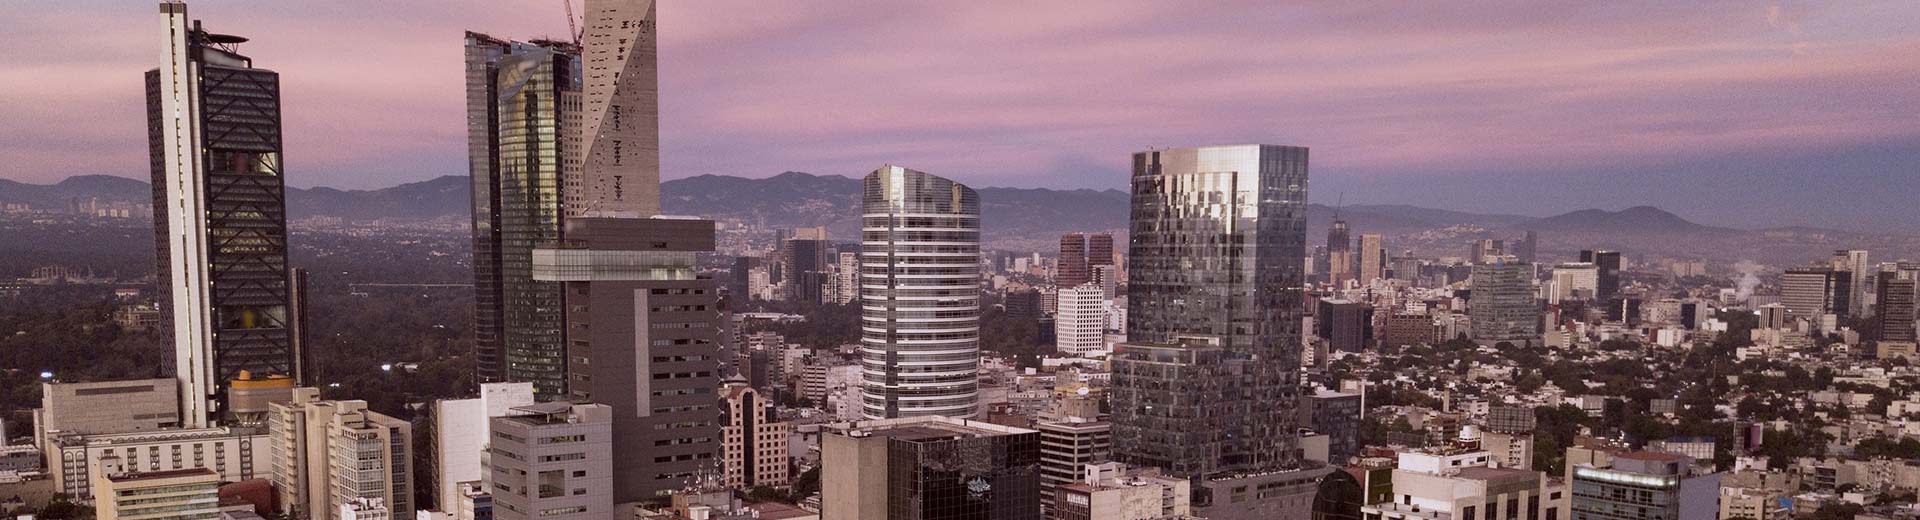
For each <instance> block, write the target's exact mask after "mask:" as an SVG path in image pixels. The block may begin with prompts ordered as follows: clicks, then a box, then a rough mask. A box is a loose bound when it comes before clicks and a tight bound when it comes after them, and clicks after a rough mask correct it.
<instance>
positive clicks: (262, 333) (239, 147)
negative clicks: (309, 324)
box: [146, 5, 300, 425]
mask: <svg viewBox="0 0 1920 520" xmlns="http://www.w3.org/2000/svg"><path fill="white" fill-rule="evenodd" d="M185 9H186V8H185V6H184V5H168V6H164V7H163V8H162V14H163V16H164V17H165V18H166V20H167V23H168V33H169V34H170V35H174V36H173V38H170V39H169V43H170V44H171V45H170V46H169V47H168V50H169V53H168V55H169V57H170V58H169V62H168V63H166V64H165V65H164V67H163V68H160V69H154V70H152V71H149V72H148V73H147V75H146V87H147V110H148V144H149V151H150V153H151V159H152V163H151V166H152V180H153V187H154V192H153V196H154V201H153V208H154V222H155V225H154V237H155V249H156V252H157V253H158V254H157V258H158V260H159V262H158V263H159V265H158V269H157V272H158V273H159V278H160V280H159V283H158V284H157V285H156V286H157V287H158V289H159V292H160V298H159V301H160V302H162V305H164V306H166V308H168V309H169V310H170V313H169V314H170V315H171V316H170V319H171V320H172V321H171V322H170V323H169V325H170V326H171V327H172V328H173V330H174V333H175V338H174V343H175V351H176V365H177V366H179V367H180V368H179V369H177V370H176V372H177V373H178V375H177V376H176V377H178V378H180V379H181V381H182V387H181V391H182V397H183V400H185V401H186V403H185V404H186V406H185V410H186V416H185V417H182V420H183V422H185V423H186V424H189V425H199V424H206V421H208V420H209V419H210V418H214V417H216V416H217V415H219V414H220V413H221V412H222V408H221V406H219V405H217V404H210V403H218V402H222V401H224V399H225V392H224V391H223V390H222V389H223V388H224V387H225V386H226V382H227V381H231V380H233V379H236V378H238V377H239V376H240V373H241V372H243V371H245V372H251V373H253V374H285V375H289V376H295V377H298V376H299V375H300V374H297V373H296V372H295V368H296V364H295V361H294V360H295V358H296V357H297V354H296V353H295V352H294V349H295V346H294V344H293V340H292V335H291V334H290V333H289V331H290V329H291V328H292V326H291V320H292V317H291V316H290V315H289V306H290V294H289V289H288V272H287V224H286V222H287V221H286V197H285V190H286V182H285V179H284V177H283V173H284V172H283V171H282V168H281V157H280V154H281V139H280V137H281V136H280V75H279V74H278V73H276V72H273V71H271V70H266V69H259V68H254V66H253V60H252V59H251V58H248V57H246V56H245V55H242V54H239V53H238V52H237V51H238V49H237V45H238V43H235V42H233V41H230V40H229V39H228V37H225V36H222V35H216V34H213V33H209V32H207V31H204V30H201V29H200V23H199V22H197V21H196V22H193V23H192V24H191V25H190V26H189V25H188V24H187V23H186V10H185ZM240 41H244V40H240Z"/></svg>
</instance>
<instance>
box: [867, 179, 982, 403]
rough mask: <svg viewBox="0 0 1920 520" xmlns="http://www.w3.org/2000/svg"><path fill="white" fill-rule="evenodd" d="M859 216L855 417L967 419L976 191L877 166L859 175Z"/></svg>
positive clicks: (972, 367) (975, 289)
mask: <svg viewBox="0 0 1920 520" xmlns="http://www.w3.org/2000/svg"><path fill="white" fill-rule="evenodd" d="M861 220H862V224H861V225H862V236H861V248H860V255H861V258H860V260H861V262H860V265H861V273H860V278H861V282H860V300H861V336H860V360H861V365H862V374H861V375H862V377H863V380H864V385H863V399H864V404H865V406H864V414H865V415H866V416H867V417H869V418H894V417H912V416H920V415H944V416H947V417H972V416H974V414H975V412H976V409H977V408H978V401H979V393H978V392H979V389H978V385H979V372H978V371H979V367H980V289H979V280H980V196H979V195H978V194H976V193H974V191H973V189H972V188H968V187H966V186H964V185H961V184H960V183H956V182H953V181H950V180H947V179H943V178H940V177H937V176H934V175H930V174H927V173H923V172H917V171H913V170H909V169H906V168H901V167H898V166H886V167H882V168H880V169H879V170H875V171H874V172H873V173H871V174H868V175H867V177H866V180H865V199H864V208H863V210H862V219H861Z"/></svg>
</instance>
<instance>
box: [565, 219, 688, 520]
mask: <svg viewBox="0 0 1920 520" xmlns="http://www.w3.org/2000/svg"><path fill="white" fill-rule="evenodd" d="M713 230H714V223H713V221H711V220H696V219H691V218H677V217H654V218H605V217H588V216H580V217H574V218H570V219H567V226H566V236H567V239H566V241H564V242H561V243H558V244H553V245H549V246H546V247H541V248H538V249H535V250H534V251H533V278H534V279H535V280H541V281H550V282H557V283H561V284H563V289H562V291H561V295H562V297H561V300H560V302H559V303H558V306H559V307H562V308H564V309H566V310H565V313H564V316H565V323H566V326H565V328H564V329H563V332H562V339H563V340H564V342H565V344H566V345H567V357H568V359H570V360H572V361H571V362H570V363H569V364H568V365H567V393H566V396H567V398H568V399H570V400H572V401H574V402H593V403H599V404H604V405H607V406H608V407H610V408H611V409H612V410H613V442H614V445H615V446H621V447H644V448H645V449H625V448H623V449H617V450H614V451H613V457H614V463H615V464H614V466H613V498H614V500H615V501H616V502H621V503H625V502H633V501H640V500H648V499H652V498H655V497H657V496H658V495H659V493H660V492H662V491H672V490H677V489H681V488H684V487H686V486H687V485H688V484H689V483H690V482H691V481H692V480H693V477H694V476H695V475H696V474H698V473H700V472H701V471H703V470H709V469H715V468H718V465H719V457H720V444H719V439H720V437H721V432H720V424H719V414H718V413H717V411H716V409H715V407H716V404H715V403H716V402H717V400H718V398H716V397H715V395H714V392H715V391H716V389H718V388H720V363H719V357H720V328H721V324H720V311H719V305H720V300H719V283H718V282H717V281H715V280H713V279H712V278H709V277H705V276H701V275H699V274H698V271H697V269H696V268H695V256H696V255H697V254H699V253H705V252H711V251H713V241H714V232H713Z"/></svg>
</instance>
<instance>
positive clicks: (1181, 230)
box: [1111, 145, 1307, 476]
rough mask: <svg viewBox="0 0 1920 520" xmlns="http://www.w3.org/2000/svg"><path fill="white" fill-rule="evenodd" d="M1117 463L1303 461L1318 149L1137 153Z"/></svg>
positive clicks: (1178, 466) (1184, 468)
mask: <svg viewBox="0 0 1920 520" xmlns="http://www.w3.org/2000/svg"><path fill="white" fill-rule="evenodd" d="M1132 184H1133V216H1132V232H1131V234H1130V237H1129V240H1130V244H1129V251H1130V253H1131V254H1130V257H1129V269H1128V279H1127V287H1128V298H1127V299H1128V306H1127V338H1128V340H1129V343H1128V344H1126V345H1124V346H1122V347H1121V348H1120V352H1118V353H1116V354H1115V356H1114V374H1113V389H1112V390H1111V392H1112V400H1113V422H1114V426H1113V441H1114V450H1113V451H1114V454H1115V455H1116V456H1118V458H1120V459H1122V460H1123V461H1124V462H1130V463H1135V464H1142V465H1148V466H1156V467H1160V468H1164V469H1168V470H1170V471H1172V472H1174V473H1175V474H1179V475H1182V476H1197V475H1207V474H1213V473H1217V472H1237V471H1264V470H1273V469H1291V468H1294V467H1297V465H1298V463H1299V450H1298V447H1297V444H1298V438H1297V433H1296V431H1295V423H1296V422H1298V419H1297V414H1296V408H1297V406H1298V399H1299V395H1298V394H1299V390H1298V389H1299V375H1298V374H1299V368H1300V333H1301V331H1300V326H1301V313H1302V298H1303V296H1302V289H1303V284H1304V281H1303V280H1302V262H1303V260H1304V257H1305V245H1306V209H1307V206H1306V200H1307V149H1306V148H1300V147H1289V146H1268V145H1244V146H1214V147H1203V148H1183V149H1174V150H1158V151H1149V152H1141V153H1137V154H1134V156H1133V182H1132Z"/></svg>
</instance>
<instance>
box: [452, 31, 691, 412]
mask: <svg viewBox="0 0 1920 520" xmlns="http://www.w3.org/2000/svg"><path fill="white" fill-rule="evenodd" d="M586 7H587V14H586V16H585V20H584V21H585V23H586V26H585V28H584V31H583V33H584V34H583V38H584V41H585V45H584V48H583V47H582V46H580V45H575V44H570V43H561V42H554V41H545V40H537V41H533V42H529V43H521V42H511V41H505V40H500V39H496V38H493V37H490V36H487V35H484V34H478V33H472V32H469V33H467V34H466V38H465V42H466V64H467V138H468V142H467V150H468V169H469V171H470V174H471V176H472V178H473V183H474V185H473V233H474V282H475V283H474V287H475V318H474V329H475V337H474V349H475V354H476V356H475V358H476V362H475V364H476V370H477V371H478V372H479V374H478V375H479V379H480V380H481V381H526V382H532V383H534V388H535V390H536V391H538V392H539V393H540V395H541V396H543V398H552V397H557V396H559V395H562V394H564V393H565V392H566V383H567V381H566V373H567V358H566V352H565V351H566V346H565V345H564V344H563V343H562V335H561V332H560V331H561V327H562V319H563V318H562V316H561V308H560V306H559V305H557V302H558V301H559V300H560V298H561V296H560V285H559V284H557V283H552V282H546V281H540V280H534V279H532V275H531V274H530V273H531V270H532V251H533V249H534V248H536V247H541V246H543V245H546V244H551V243H555V242H557V241H559V240H561V239H562V238H564V227H563V226H564V222H565V220H566V219H567V218H568V217H576V216H595V217H611V216H618V217H646V216H652V215H654V214H657V213H659V210H660V187H659V180H660V157H659V152H660V146H659V99H658V94H659V80H658V71H657V58H658V56H657V50H656V41H655V39H656V35H655V31H654V28H655V27H654V26H655V24H654V8H653V2H651V1H650V0H589V1H588V2H587V5H586ZM583 55H584V58H583Z"/></svg>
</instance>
